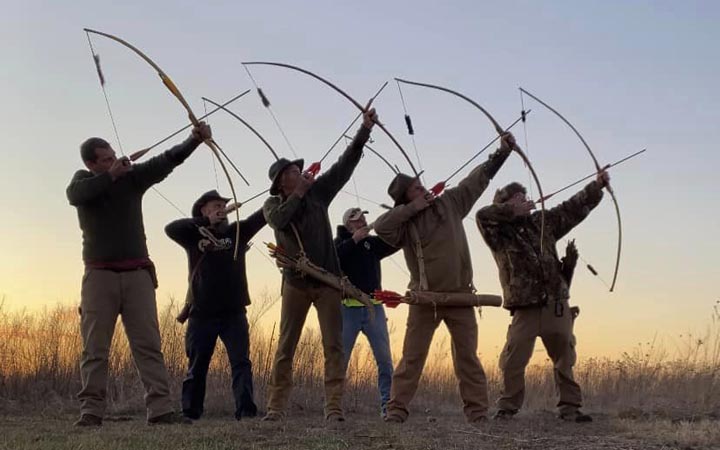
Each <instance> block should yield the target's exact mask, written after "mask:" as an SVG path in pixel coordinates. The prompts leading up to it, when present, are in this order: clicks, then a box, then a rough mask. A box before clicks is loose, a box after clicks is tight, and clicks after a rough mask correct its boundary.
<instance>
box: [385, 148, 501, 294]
mask: <svg viewBox="0 0 720 450" xmlns="http://www.w3.org/2000/svg"><path fill="white" fill-rule="evenodd" d="M509 155H510V150H497V151H496V152H495V153H493V154H492V155H490V158H489V159H488V161H486V162H485V163H483V164H481V165H479V166H478V167H476V168H475V169H473V171H472V172H470V174H469V175H468V176H467V177H465V178H464V179H463V180H462V181H460V183H458V185H457V187H454V188H451V189H447V190H446V191H445V193H444V194H443V195H441V196H440V197H438V198H437V199H436V200H435V201H434V202H433V204H432V205H431V206H429V207H428V208H426V209H424V210H422V211H417V210H416V209H414V208H413V206H412V204H405V205H398V206H396V207H394V208H393V209H392V210H390V211H388V212H386V213H385V214H383V215H381V216H380V217H378V218H377V220H376V221H375V232H376V233H377V235H378V236H379V237H380V238H381V239H383V240H384V241H385V242H387V243H388V244H390V245H392V246H394V247H399V248H402V250H403V254H404V255H405V262H406V263H407V266H408V269H409V270H410V284H409V285H408V289H410V290H419V289H420V271H419V267H418V259H417V253H416V250H415V243H414V240H413V237H412V235H411V234H412V233H411V226H412V225H414V226H415V228H416V229H417V231H418V235H419V239H420V243H421V247H422V253H423V257H424V261H425V272H426V276H427V281H428V290H430V291H433V292H472V291H473V285H472V279H473V270H472V262H471V260H470V249H469V248H468V243H467V236H466V235H465V228H464V227H463V218H464V217H465V216H467V215H468V214H469V213H470V210H471V209H472V207H473V205H474V204H475V202H477V200H478V198H480V196H481V195H482V193H483V192H485V189H486V188H487V186H488V184H489V183H490V180H491V179H492V177H493V176H495V174H496V173H497V171H498V170H500V167H501V166H502V164H503V163H504V162H505V160H506V159H507V157H508V156H509Z"/></svg>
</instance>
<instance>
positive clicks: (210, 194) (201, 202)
mask: <svg viewBox="0 0 720 450" xmlns="http://www.w3.org/2000/svg"><path fill="white" fill-rule="evenodd" d="M213 200H222V201H224V202H225V203H227V202H229V201H230V199H229V198H227V197H223V196H222V195H220V193H219V192H218V191H216V190H215V189H213V190H212V191H207V192H206V193H204V194H203V195H201V196H200V198H199V199H197V200H195V203H193V207H192V216H193V217H201V216H202V212H201V211H200V210H201V209H202V207H203V206H205V205H206V204H207V203H208V202H211V201H213Z"/></svg>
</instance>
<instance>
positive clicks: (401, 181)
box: [387, 173, 417, 206]
mask: <svg viewBox="0 0 720 450" xmlns="http://www.w3.org/2000/svg"><path fill="white" fill-rule="evenodd" d="M416 179H417V177H412V176H410V175H406V174H404V173H398V174H397V175H395V178H393V180H392V181H391V182H390V186H389V187H388V191H387V192H388V195H390V198H392V199H393V200H394V201H395V205H394V206H398V205H402V204H403V203H406V201H405V193H406V192H407V190H408V188H409V187H410V185H411V184H413V181H415V180H416Z"/></svg>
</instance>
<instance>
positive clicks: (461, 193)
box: [445, 133, 515, 217]
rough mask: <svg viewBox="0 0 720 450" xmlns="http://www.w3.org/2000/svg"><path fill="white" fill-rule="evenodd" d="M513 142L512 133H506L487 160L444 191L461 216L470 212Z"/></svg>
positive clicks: (509, 150) (508, 154) (505, 157)
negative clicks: (498, 146)
mask: <svg viewBox="0 0 720 450" xmlns="http://www.w3.org/2000/svg"><path fill="white" fill-rule="evenodd" d="M514 142H515V138H514V137H513V136H512V134H510V133H506V134H505V135H504V136H503V138H502V140H501V145H500V148H499V149H498V150H496V151H495V152H494V153H493V154H492V155H490V157H489V158H488V160H487V161H485V162H484V163H482V164H480V165H479V166H477V167H476V168H475V169H473V170H472V172H470V174H469V175H468V176H467V177H465V178H463V180H462V181H460V183H458V186H457V187H455V188H450V189H448V190H446V191H445V196H446V197H447V198H448V199H450V201H451V202H453V203H454V204H455V207H456V208H457V210H458V211H459V212H460V215H461V216H462V217H465V216H467V215H468V214H469V213H470V210H471V209H472V207H473V205H474V204H475V203H476V202H477V200H478V198H480V196H481V195H482V194H483V192H485V189H487V187H488V184H490V180H492V179H493V177H494V176H495V174H497V173H498V171H499V170H500V168H501V167H502V165H503V163H505V161H506V160H507V158H508V156H510V153H511V151H512V145H513V144H514Z"/></svg>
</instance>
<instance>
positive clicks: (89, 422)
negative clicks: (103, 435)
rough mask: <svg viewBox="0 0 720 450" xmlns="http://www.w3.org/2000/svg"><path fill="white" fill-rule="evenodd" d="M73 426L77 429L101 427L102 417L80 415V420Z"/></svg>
mask: <svg viewBox="0 0 720 450" xmlns="http://www.w3.org/2000/svg"><path fill="white" fill-rule="evenodd" d="M73 425H74V426H76V427H101V426H102V417H99V416H96V415H94V414H80V418H79V419H78V420H76V421H75V423H74V424H73Z"/></svg>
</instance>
